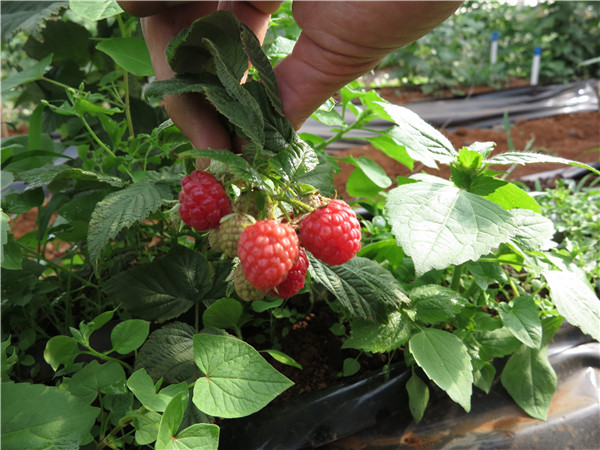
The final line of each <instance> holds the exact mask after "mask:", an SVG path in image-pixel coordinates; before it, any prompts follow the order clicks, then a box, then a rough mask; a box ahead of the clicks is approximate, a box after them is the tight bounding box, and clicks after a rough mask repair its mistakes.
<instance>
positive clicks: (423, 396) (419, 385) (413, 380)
mask: <svg viewBox="0 0 600 450" xmlns="http://www.w3.org/2000/svg"><path fill="white" fill-rule="evenodd" d="M406 391H407V392H408V408H409V409H410V413H411V414H412V416H413V419H415V422H416V423H419V422H420V421H421V419H422V418H423V414H424V413H425V409H426V408H427V403H429V387H427V384H426V383H425V382H424V381H423V380H421V378H419V377H418V376H417V374H415V372H414V371H413V373H412V375H411V377H410V378H409V379H408V381H407V382H406Z"/></svg>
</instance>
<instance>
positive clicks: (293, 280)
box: [269, 247, 308, 299]
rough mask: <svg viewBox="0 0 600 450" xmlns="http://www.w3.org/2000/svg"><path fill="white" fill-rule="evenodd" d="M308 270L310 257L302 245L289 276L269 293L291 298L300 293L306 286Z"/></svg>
mask: <svg viewBox="0 0 600 450" xmlns="http://www.w3.org/2000/svg"><path fill="white" fill-rule="evenodd" d="M307 271H308V258H307V257H306V252H305V251H304V249H303V248H302V247H300V253H299V254H298V262H297V263H296V264H295V265H294V267H292V268H291V269H290V271H289V272H288V275H287V278H286V279H285V280H283V281H282V282H281V283H279V284H278V285H277V286H275V287H274V288H273V289H271V291H270V292H269V295H274V296H275V297H279V298H283V299H285V298H290V297H292V296H294V295H296V294H297V293H298V291H299V290H300V289H302V288H303V287H304V281H305V280H306V272H307Z"/></svg>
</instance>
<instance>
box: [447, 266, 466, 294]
mask: <svg viewBox="0 0 600 450" xmlns="http://www.w3.org/2000/svg"><path fill="white" fill-rule="evenodd" d="M463 271H464V266H463V265H462V264H461V265H460V266H456V267H454V273H453V274H452V282H451V283H450V289H452V290H453V291H455V292H459V289H460V279H461V278H462V275H463Z"/></svg>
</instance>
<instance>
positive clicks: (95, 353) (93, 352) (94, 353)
mask: <svg viewBox="0 0 600 450" xmlns="http://www.w3.org/2000/svg"><path fill="white" fill-rule="evenodd" d="M80 344H81V342H80ZM82 345H83V344H82ZM83 346H84V347H85V348H86V349H88V351H87V352H81V353H84V354H88V355H92V356H95V357H97V358H100V359H104V360H105V361H114V362H116V363H119V364H121V365H122V366H123V367H124V368H126V369H127V370H129V371H133V367H131V366H130V365H129V364H127V363H126V362H125V361H121V360H120V359H117V358H114V357H112V356H108V355H107V354H105V353H100V352H99V351H96V350H94V349H93V348H92V347H90V346H89V345H83Z"/></svg>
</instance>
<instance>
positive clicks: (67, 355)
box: [44, 336, 79, 372]
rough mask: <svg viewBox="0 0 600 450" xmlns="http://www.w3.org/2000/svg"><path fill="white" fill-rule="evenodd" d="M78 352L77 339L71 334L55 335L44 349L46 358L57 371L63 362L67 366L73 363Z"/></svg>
mask: <svg viewBox="0 0 600 450" xmlns="http://www.w3.org/2000/svg"><path fill="white" fill-rule="evenodd" d="M78 354H79V347H78V345H77V340H76V339H74V338H72V337H70V336H53V337H51V338H50V339H49V340H48V342H46V348H45V349H44V359H45V360H46V362H47V363H48V364H50V365H51V366H52V369H53V370H54V371H55V372H56V370H58V367H59V366H60V365H61V364H63V365H64V366H65V367H68V366H70V365H71V364H73V360H74V359H75V357H76V356H77V355H78Z"/></svg>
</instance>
